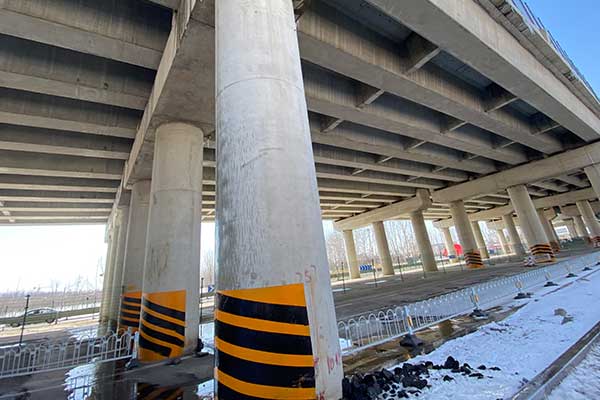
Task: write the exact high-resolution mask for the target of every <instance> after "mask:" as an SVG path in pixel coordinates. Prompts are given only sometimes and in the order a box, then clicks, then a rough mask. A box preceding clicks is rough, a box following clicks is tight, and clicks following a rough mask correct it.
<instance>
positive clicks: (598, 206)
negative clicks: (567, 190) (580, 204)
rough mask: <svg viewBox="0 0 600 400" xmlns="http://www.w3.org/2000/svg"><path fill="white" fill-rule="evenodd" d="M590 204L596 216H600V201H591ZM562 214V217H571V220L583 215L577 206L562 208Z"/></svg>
mask: <svg viewBox="0 0 600 400" xmlns="http://www.w3.org/2000/svg"><path fill="white" fill-rule="evenodd" d="M589 203H590V206H592V210H594V212H595V213H596V214H599V213H600V201H590V202H589ZM560 212H561V214H562V215H564V216H566V217H570V218H572V217H576V216H578V215H581V213H580V212H579V209H578V208H577V206H576V205H570V206H561V207H560Z"/></svg>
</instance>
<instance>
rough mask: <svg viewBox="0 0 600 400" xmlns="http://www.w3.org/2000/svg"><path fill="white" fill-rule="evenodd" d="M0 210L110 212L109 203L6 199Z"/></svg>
mask: <svg viewBox="0 0 600 400" xmlns="http://www.w3.org/2000/svg"><path fill="white" fill-rule="evenodd" d="M0 211H8V212H11V213H12V212H37V213H43V212H60V213H87V212H106V213H110V211H111V207H110V204H101V203H99V204H93V203H90V204H86V203H72V204H68V203H66V204H63V203H28V202H23V201H6V202H4V205H0Z"/></svg>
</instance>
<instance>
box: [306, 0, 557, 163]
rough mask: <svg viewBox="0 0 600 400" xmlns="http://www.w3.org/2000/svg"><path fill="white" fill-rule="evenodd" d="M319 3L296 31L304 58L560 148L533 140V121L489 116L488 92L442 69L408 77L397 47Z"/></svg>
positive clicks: (466, 119) (534, 144)
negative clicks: (486, 97)
mask: <svg viewBox="0 0 600 400" xmlns="http://www.w3.org/2000/svg"><path fill="white" fill-rule="evenodd" d="M316 5H317V6H316V7H315V9H314V10H309V11H308V12H307V13H306V14H305V15H304V17H303V18H302V20H301V21H300V24H299V28H298V34H299V42H300V53H301V56H302V58H303V59H305V60H307V61H310V62H312V63H314V64H318V65H321V66H323V67H325V68H327V69H329V70H332V71H335V72H337V73H340V74H342V75H346V76H349V77H351V78H353V79H355V80H357V81H360V82H363V83H365V84H368V85H370V86H373V87H379V88H385V90H386V91H388V92H390V93H393V94H395V95H397V96H401V97H404V98H406V99H408V100H410V101H413V102H416V103H419V104H422V105H424V106H427V107H429V108H431V109H434V110H437V111H439V112H441V113H444V114H446V115H448V116H452V117H453V118H454V119H456V120H457V121H458V126H462V125H464V124H465V123H469V124H472V125H475V126H478V127H480V128H481V129H484V130H487V131H489V132H493V133H495V134H497V135H500V136H503V137H505V138H507V139H509V140H512V141H514V142H517V143H521V144H523V145H526V146H528V147H531V148H533V149H539V150H540V151H543V152H545V153H554V152H557V151H560V150H561V149H562V145H561V144H560V142H559V141H558V140H554V139H552V138H550V137H535V136H532V135H531V132H532V126H531V124H530V123H529V121H525V120H523V119H519V118H518V117H516V116H515V115H513V114H512V113H509V112H506V111H504V110H497V111H493V112H487V113H486V112H485V96H484V94H482V93H480V92H479V91H478V90H476V89H475V88H474V87H471V86H469V85H467V84H465V83H464V82H461V81H460V80H458V79H456V78H455V77H452V76H451V75H450V74H448V73H446V72H444V71H442V70H441V69H440V68H437V67H435V66H433V65H431V64H428V65H426V66H425V67H424V68H421V69H420V70H419V71H417V72H415V73H412V74H410V75H408V74H406V72H407V71H409V68H410V65H411V64H410V60H411V58H410V56H409V55H405V56H404V57H402V56H401V54H399V52H398V45H397V44H396V43H392V42H389V41H387V40H385V39H383V38H382V37H380V36H378V35H377V34H375V33H374V32H372V31H370V30H368V29H367V28H363V27H362V26H361V25H360V24H357V23H356V22H354V21H353V20H351V19H350V18H348V17H346V16H345V15H344V14H343V13H341V12H339V11H337V10H334V9H332V8H330V7H327V6H322V5H321V3H316ZM317 8H318V12H317ZM366 49H368V51H366ZM458 126H457V127H458ZM451 130H452V129H451Z"/></svg>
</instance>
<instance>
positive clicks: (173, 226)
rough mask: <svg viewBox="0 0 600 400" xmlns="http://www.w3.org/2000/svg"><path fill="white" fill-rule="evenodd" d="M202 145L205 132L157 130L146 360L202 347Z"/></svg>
mask: <svg viewBox="0 0 600 400" xmlns="http://www.w3.org/2000/svg"><path fill="white" fill-rule="evenodd" d="M203 143H204V135H203V132H202V130H200V129H199V128H197V127H195V126H192V125H189V124H185V123H176V122H174V123H165V124H163V125H161V126H159V127H158V129H157V130H156V137H155V143H154V163H153V166H152V183H151V189H150V192H151V196H150V199H151V201H150V208H149V212H148V232H147V236H146V250H145V266H144V285H143V290H142V308H141V310H142V318H141V320H140V352H139V354H140V359H141V360H142V361H145V362H149V361H159V360H162V359H165V358H175V357H179V356H181V355H183V354H186V353H190V352H192V351H193V350H195V348H196V346H197V344H198V324H199V307H198V305H199V292H200V225H201V220H202V156H203V148H204V145H203ZM146 314H147V315H148V317H147V318H146V317H145V315H146ZM161 324H162V325H161ZM159 328H160V329H159Z"/></svg>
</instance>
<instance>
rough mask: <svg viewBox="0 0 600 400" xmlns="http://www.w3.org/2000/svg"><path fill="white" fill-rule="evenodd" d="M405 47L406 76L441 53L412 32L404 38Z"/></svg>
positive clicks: (437, 48) (434, 46) (427, 41)
mask: <svg viewBox="0 0 600 400" xmlns="http://www.w3.org/2000/svg"><path fill="white" fill-rule="evenodd" d="M405 45H406V51H407V53H408V65H407V67H408V68H407V69H406V71H405V74H406V75H410V74H412V73H413V72H415V71H417V70H419V69H421V67H423V66H424V65H425V64H427V63H428V62H429V61H431V60H432V59H433V58H434V57H435V56H437V55H438V54H440V51H441V49H440V48H439V47H437V46H436V45H435V44H433V43H431V42H430V41H429V40H427V39H425V38H424V37H423V36H420V35H418V34H416V33H414V32H413V33H411V34H410V36H408V38H406V43H405Z"/></svg>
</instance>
